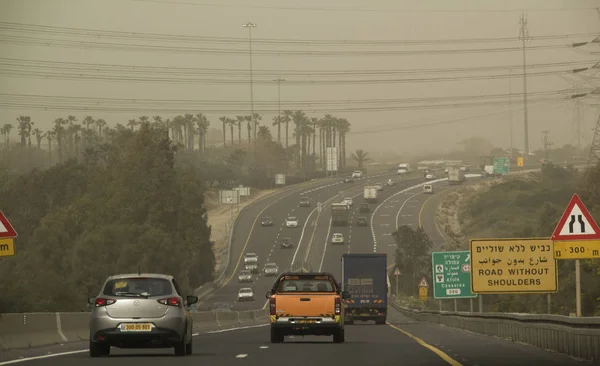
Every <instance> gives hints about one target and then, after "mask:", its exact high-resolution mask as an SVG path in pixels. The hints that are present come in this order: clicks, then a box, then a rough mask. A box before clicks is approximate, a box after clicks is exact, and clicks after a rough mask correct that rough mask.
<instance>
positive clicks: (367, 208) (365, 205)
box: [358, 202, 371, 212]
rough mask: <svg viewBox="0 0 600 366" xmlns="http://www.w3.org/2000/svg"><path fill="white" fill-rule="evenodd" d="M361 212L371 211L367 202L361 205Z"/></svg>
mask: <svg viewBox="0 0 600 366" xmlns="http://www.w3.org/2000/svg"><path fill="white" fill-rule="evenodd" d="M358 211H359V212H369V211H371V209H370V208H369V204H368V203H367V202H363V203H361V204H360V208H359V209H358Z"/></svg>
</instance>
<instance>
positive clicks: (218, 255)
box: [204, 189, 276, 278]
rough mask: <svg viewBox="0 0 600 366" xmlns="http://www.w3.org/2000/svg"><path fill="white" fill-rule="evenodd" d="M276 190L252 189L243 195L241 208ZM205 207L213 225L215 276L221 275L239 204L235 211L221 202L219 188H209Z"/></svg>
mask: <svg viewBox="0 0 600 366" xmlns="http://www.w3.org/2000/svg"><path fill="white" fill-rule="evenodd" d="M274 191H276V190H275V189H268V190H264V191H261V190H258V189H251V190H250V196H249V197H243V198H242V203H241V204H240V205H239V209H240V210H241V209H242V208H243V207H245V206H247V205H248V204H250V203H252V202H255V201H256V200H258V199H260V198H262V197H264V196H266V195H268V194H270V193H272V192H274ZM204 207H205V208H206V210H207V216H208V225H210V226H211V227H212V233H211V234H212V235H211V240H212V241H214V243H215V247H214V251H215V260H216V264H215V278H218V277H219V275H221V272H222V271H223V269H224V266H225V264H226V263H224V262H225V260H226V259H227V250H228V249H229V234H230V233H231V225H232V224H233V222H234V221H235V218H236V217H237V215H238V213H239V212H238V207H237V205H233V213H232V210H231V206H230V205H227V204H222V203H219V192H218V191H217V190H208V191H206V193H205V194H204Z"/></svg>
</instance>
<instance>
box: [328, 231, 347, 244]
mask: <svg viewBox="0 0 600 366" xmlns="http://www.w3.org/2000/svg"><path fill="white" fill-rule="evenodd" d="M331 243H332V244H344V235H342V233H334V234H333V236H332V237H331Z"/></svg>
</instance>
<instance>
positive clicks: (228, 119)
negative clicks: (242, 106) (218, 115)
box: [227, 118, 236, 146]
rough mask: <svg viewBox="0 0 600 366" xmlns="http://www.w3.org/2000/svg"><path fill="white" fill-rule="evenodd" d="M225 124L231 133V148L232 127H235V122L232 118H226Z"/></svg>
mask: <svg viewBox="0 0 600 366" xmlns="http://www.w3.org/2000/svg"><path fill="white" fill-rule="evenodd" d="M227 124H228V125H229V128H230V132H231V146H233V127H234V126H235V125H236V120H235V119H233V118H227Z"/></svg>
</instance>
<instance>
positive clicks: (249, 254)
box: [246, 253, 258, 257]
mask: <svg viewBox="0 0 600 366" xmlns="http://www.w3.org/2000/svg"><path fill="white" fill-rule="evenodd" d="M246 256H257V255H256V253H246ZM257 257H258V256H257Z"/></svg>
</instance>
